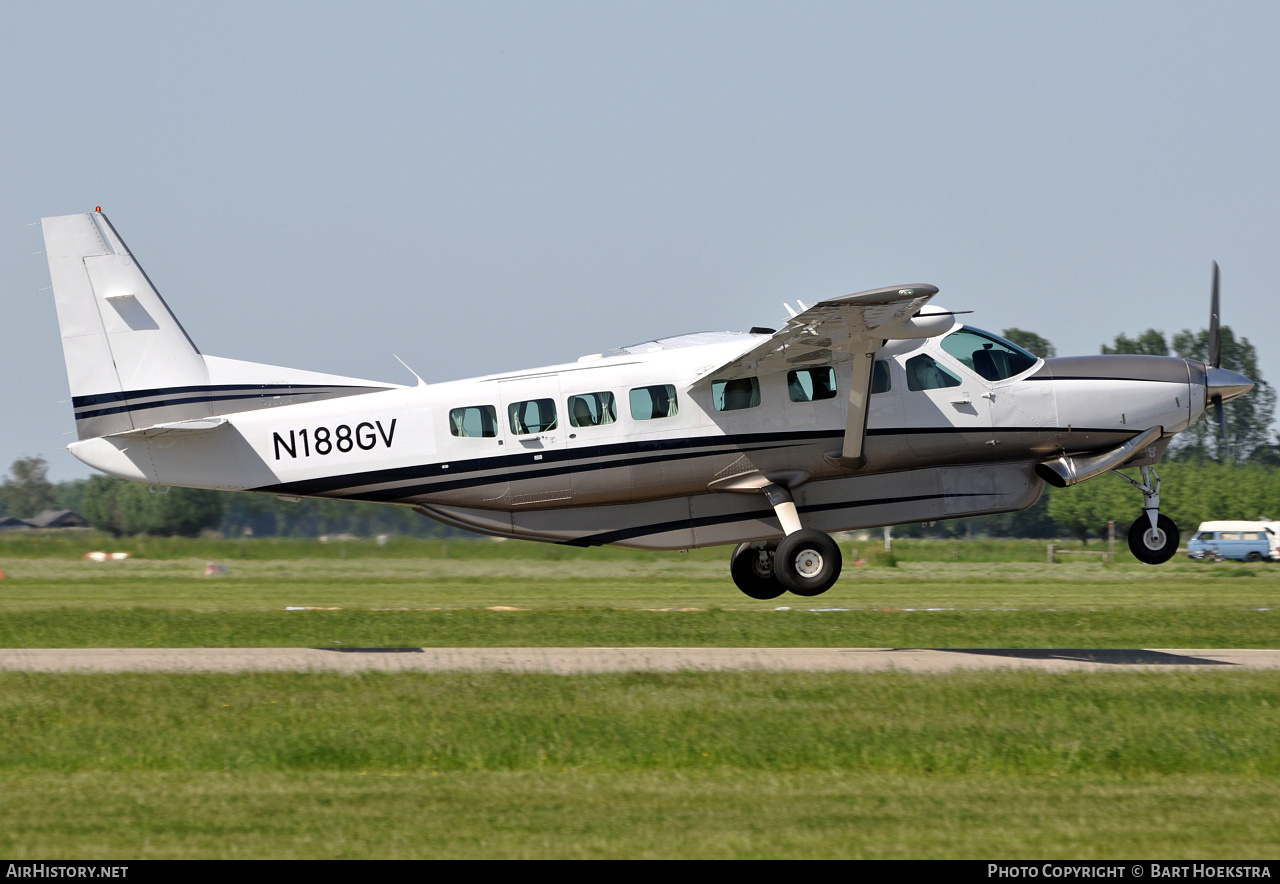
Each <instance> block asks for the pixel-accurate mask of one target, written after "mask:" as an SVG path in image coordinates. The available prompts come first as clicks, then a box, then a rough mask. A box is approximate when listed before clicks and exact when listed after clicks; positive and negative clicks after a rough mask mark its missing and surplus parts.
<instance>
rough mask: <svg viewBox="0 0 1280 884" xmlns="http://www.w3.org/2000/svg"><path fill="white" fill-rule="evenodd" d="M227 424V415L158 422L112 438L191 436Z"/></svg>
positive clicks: (116, 434) (117, 434)
mask: <svg viewBox="0 0 1280 884" xmlns="http://www.w3.org/2000/svg"><path fill="white" fill-rule="evenodd" d="M226 425H227V419H226V418H225V417H203V418H197V419H195V420H190V421H174V422H172V423H167V424H156V425H155V426H151V427H144V428H143V429H141V430H128V431H126V432H124V433H115V434H114V435H113V436H112V437H111V438H113V439H128V438H142V439H154V438H155V437H156V436H167V435H170V434H175V433H176V434H180V435H184V436H189V435H193V434H195V433H208V432H210V431H212V430H216V429H218V428H219V427H224V426H226Z"/></svg>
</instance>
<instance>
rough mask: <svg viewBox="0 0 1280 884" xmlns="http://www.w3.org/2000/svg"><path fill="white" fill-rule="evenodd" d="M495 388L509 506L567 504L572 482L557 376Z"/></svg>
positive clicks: (503, 383)
mask: <svg viewBox="0 0 1280 884" xmlns="http://www.w3.org/2000/svg"><path fill="white" fill-rule="evenodd" d="M498 391H499V397H500V399H501V402H502V406H501V412H500V414H499V415H498V419H499V421H500V422H501V424H502V435H503V439H505V440H506V446H505V447H506V449H507V482H508V486H509V489H510V491H509V493H510V495H511V498H510V501H511V506H512V507H513V508H515V509H519V508H521V507H528V508H530V509H543V508H554V507H556V506H565V505H567V504H568V502H569V499H570V497H571V496H572V488H573V482H572V477H571V470H570V463H569V459H568V456H567V455H568V450H567V447H566V440H567V438H568V434H567V433H566V432H565V423H566V420H567V418H566V415H564V414H563V413H562V410H563V407H564V404H563V402H561V397H560V382H559V377H558V376H556V375H542V376H539V377H524V378H513V379H511V380H509V381H499V382H498Z"/></svg>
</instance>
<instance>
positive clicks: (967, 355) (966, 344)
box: [942, 328, 1037, 381]
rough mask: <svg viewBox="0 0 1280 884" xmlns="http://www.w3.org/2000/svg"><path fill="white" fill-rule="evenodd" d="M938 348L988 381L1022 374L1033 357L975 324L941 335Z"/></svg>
mask: <svg viewBox="0 0 1280 884" xmlns="http://www.w3.org/2000/svg"><path fill="white" fill-rule="evenodd" d="M942 349H943V350H946V351H947V352H948V353H950V354H951V355H952V356H954V357H955V358H956V359H959V360H960V361H961V362H963V363H964V364H965V367H967V368H971V369H973V371H974V372H975V373H976V374H977V375H979V376H980V377H983V378H986V379H987V380H989V381H1003V380H1006V379H1007V378H1011V377H1013V376H1014V375H1018V374H1022V373H1023V372H1024V371H1026V370H1027V369H1029V368H1031V366H1033V365H1035V364H1036V361H1037V358H1036V357H1035V356H1033V355H1032V354H1030V353H1028V352H1027V351H1026V350H1023V349H1022V348H1021V347H1019V346H1018V345H1017V344H1013V343H1010V342H1009V341H1006V340H1005V339H1004V338H998V337H996V336H995V335H993V334H991V333H990V332H984V331H981V330H979V329H976V328H962V329H960V330H959V331H954V332H952V333H951V334H949V335H947V336H946V337H945V338H943V339H942Z"/></svg>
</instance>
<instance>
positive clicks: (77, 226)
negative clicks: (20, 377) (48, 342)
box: [41, 211, 210, 439]
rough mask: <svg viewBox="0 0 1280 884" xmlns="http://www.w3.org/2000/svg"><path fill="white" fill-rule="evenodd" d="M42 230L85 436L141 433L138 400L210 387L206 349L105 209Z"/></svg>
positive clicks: (47, 223) (50, 221) (79, 429)
mask: <svg viewBox="0 0 1280 884" xmlns="http://www.w3.org/2000/svg"><path fill="white" fill-rule="evenodd" d="M41 226H42V228H43V230H44V241H45V253H46V255H47V257H48V260H49V275H50V277H51V279H52V281H53V294H54V300H55V302H56V304H57V309H58V326H59V329H60V330H61V333H62V352H63V357H64V359H65V361H66V366H67V380H68V382H69V383H70V386H71V397H72V403H73V404H74V406H75V412H76V433H77V435H78V436H79V438H81V439H87V438H92V437H95V436H105V435H109V434H112V433H120V432H126V431H128V430H132V429H137V428H139V425H135V423H134V417H133V410H132V409H131V408H130V407H129V404H130V401H131V400H132V399H135V398H137V397H138V396H139V395H144V394H152V395H155V394H157V393H161V392H163V391H166V390H171V389H174V388H178V389H181V388H189V387H201V386H206V385H208V383H209V370H208V367H207V365H206V363H205V361H204V358H203V357H202V356H201V355H200V351H199V350H197V349H196V347H195V344H193V343H192V341H191V338H190V337H188V335H187V333H186V331H184V330H183V328H182V326H181V325H180V324H179V322H178V320H177V319H176V318H175V317H174V315H173V313H172V312H171V311H170V310H169V308H168V306H167V305H166V304H165V302H164V299H163V298H161V297H160V293H159V292H158V291H156V289H155V287H154V286H153V285H152V284H151V280H150V279H149V278H148V277H147V275H146V273H145V272H144V271H143V269H142V267H141V266H139V264H138V262H137V260H136V259H135V258H134V257H133V255H132V254H131V253H130V252H129V249H128V248H127V247H126V246H125V244H124V241H123V240H121V239H120V237H119V235H118V234H117V233H116V231H115V229H114V228H113V227H112V226H111V222H109V221H108V220H107V217H106V216H105V215H103V214H102V212H101V211H97V212H94V213H92V214H82V215H62V216H58V217H53V218H43V219H41ZM195 411H196V412H197V413H193V414H191V415H190V416H191V417H198V416H204V415H207V414H209V413H210V410H209V408H208V406H207V405H204V407H201V408H197V409H195Z"/></svg>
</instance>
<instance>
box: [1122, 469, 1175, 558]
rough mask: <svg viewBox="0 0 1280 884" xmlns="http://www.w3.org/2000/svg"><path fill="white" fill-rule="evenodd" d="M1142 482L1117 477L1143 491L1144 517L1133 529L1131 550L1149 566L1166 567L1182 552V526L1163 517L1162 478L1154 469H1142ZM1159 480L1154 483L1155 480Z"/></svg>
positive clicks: (1130, 533)
mask: <svg viewBox="0 0 1280 884" xmlns="http://www.w3.org/2000/svg"><path fill="white" fill-rule="evenodd" d="M1141 470H1142V481H1141V482H1139V481H1138V480H1136V479H1130V478H1129V477H1128V476H1126V475H1125V474H1124V473H1120V472H1117V473H1116V475H1117V476H1119V477H1120V478H1121V479H1124V480H1125V481H1126V482H1128V483H1129V484H1130V485H1132V486H1133V487H1134V488H1137V489H1138V490H1139V491H1141V492H1142V515H1140V516H1138V519H1137V521H1135V522H1134V523H1133V524H1132V525H1130V526H1129V550H1130V552H1132V553H1133V555H1134V558H1136V559H1137V560H1138V561H1140V562H1145V563H1146V564H1148V565H1162V564H1164V563H1165V562H1167V561H1169V559H1171V558H1173V554H1174V553H1176V552H1177V551H1178V541H1179V540H1180V539H1181V537H1180V535H1179V534H1178V526H1177V525H1175V524H1174V523H1173V519H1170V518H1169V517H1168V516H1162V515H1160V476H1159V474H1157V473H1156V471H1155V468H1154V467H1149V466H1147V467H1142V468H1141ZM1153 479H1154V480H1155V481H1154V482H1153V481H1152V480H1153Z"/></svg>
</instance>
